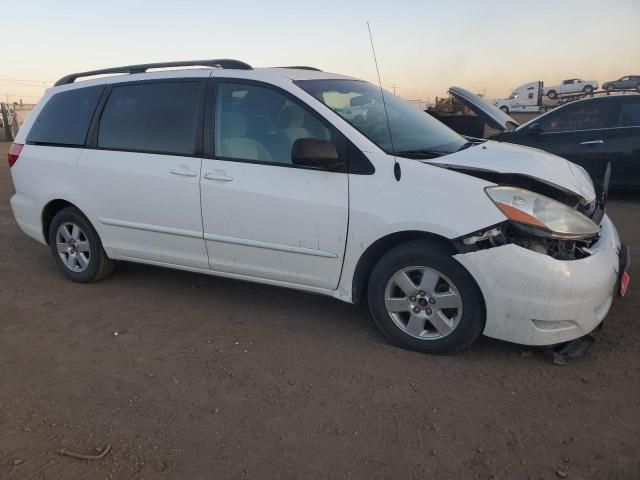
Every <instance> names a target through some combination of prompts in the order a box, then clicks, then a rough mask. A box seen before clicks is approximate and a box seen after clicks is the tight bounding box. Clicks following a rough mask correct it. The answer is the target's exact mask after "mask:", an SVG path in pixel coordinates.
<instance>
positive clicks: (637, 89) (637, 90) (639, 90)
mask: <svg viewBox="0 0 640 480" xmlns="http://www.w3.org/2000/svg"><path fill="white" fill-rule="evenodd" d="M636 92H638V93H640V83H639V84H637V85H636Z"/></svg>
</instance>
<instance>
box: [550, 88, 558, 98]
mask: <svg viewBox="0 0 640 480" xmlns="http://www.w3.org/2000/svg"><path fill="white" fill-rule="evenodd" d="M557 96H558V94H557V93H556V91H555V90H549V91H548V92H547V97H549V98H550V99H551V100H554V99H555V98H556V97H557Z"/></svg>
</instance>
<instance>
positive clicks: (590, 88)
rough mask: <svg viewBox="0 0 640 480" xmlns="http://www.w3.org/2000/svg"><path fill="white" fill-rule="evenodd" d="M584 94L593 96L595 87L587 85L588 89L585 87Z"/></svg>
mask: <svg viewBox="0 0 640 480" xmlns="http://www.w3.org/2000/svg"><path fill="white" fill-rule="evenodd" d="M584 93H586V94H587V95H591V94H592V93H593V87H592V86H591V85H587V86H586V87H584Z"/></svg>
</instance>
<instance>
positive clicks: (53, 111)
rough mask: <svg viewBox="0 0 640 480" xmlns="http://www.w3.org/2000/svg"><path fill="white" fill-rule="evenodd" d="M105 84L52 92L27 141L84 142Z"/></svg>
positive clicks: (74, 143)
mask: <svg viewBox="0 0 640 480" xmlns="http://www.w3.org/2000/svg"><path fill="white" fill-rule="evenodd" d="M103 89H104V86H103V85H99V86H95V87H85V88H77V89H74V90H68V91H66V92H60V93H56V94H55V95H53V96H52V97H51V98H50V99H49V101H48V102H47V103H46V105H45V106H44V107H43V108H42V111H41V112H40V114H39V115H38V118H37V119H36V121H35V122H34V124H33V126H32V127H31V130H30V131H29V134H28V135H27V143H45V144H55V145H70V146H80V145H84V143H85V139H86V138H87V132H88V131H89V124H90V123H91V117H92V116H93V112H94V111H95V109H96V105H97V104H98V99H99V98H100V94H101V93H102V91H103Z"/></svg>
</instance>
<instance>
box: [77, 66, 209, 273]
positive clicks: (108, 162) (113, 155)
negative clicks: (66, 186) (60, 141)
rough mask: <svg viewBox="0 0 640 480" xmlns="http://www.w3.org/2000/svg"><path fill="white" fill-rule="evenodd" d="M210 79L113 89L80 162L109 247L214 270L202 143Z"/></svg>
mask: <svg viewBox="0 0 640 480" xmlns="http://www.w3.org/2000/svg"><path fill="white" fill-rule="evenodd" d="M205 93H206V80H205V79H201V78H184V79H170V80H154V81H144V82H129V83H122V84H116V85H113V86H111V87H109V90H108V91H107V92H106V95H107V98H106V101H104V102H105V103H104V107H103V109H102V111H101V115H100V117H99V119H95V120H94V127H93V128H92V133H91V134H90V135H92V138H90V139H89V143H90V145H91V147H92V148H88V149H86V150H84V151H83V152H82V155H81V158H80V160H79V163H78V170H79V175H80V179H81V183H82V188H83V189H84V196H85V198H86V201H87V203H88V205H89V206H90V207H89V208H90V210H91V213H92V216H93V217H94V218H97V220H98V222H97V223H98V224H97V225H96V228H98V230H99V231H100V233H101V238H102V240H103V243H104V245H105V247H107V248H108V249H111V250H113V251H115V253H117V254H118V255H119V256H122V257H125V258H132V259H142V260H147V261H153V262H160V263H166V264H173V265H180V266H189V267H198V268H207V267H208V259H207V253H206V249H205V245H204V240H203V233H202V217H201V212H200V185H199V182H200V167H201V158H200V152H199V151H198V147H197V146H198V144H199V142H200V138H201V135H202V118H203V105H204V95H205Z"/></svg>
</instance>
